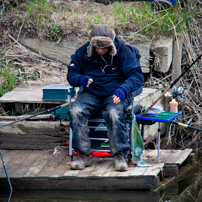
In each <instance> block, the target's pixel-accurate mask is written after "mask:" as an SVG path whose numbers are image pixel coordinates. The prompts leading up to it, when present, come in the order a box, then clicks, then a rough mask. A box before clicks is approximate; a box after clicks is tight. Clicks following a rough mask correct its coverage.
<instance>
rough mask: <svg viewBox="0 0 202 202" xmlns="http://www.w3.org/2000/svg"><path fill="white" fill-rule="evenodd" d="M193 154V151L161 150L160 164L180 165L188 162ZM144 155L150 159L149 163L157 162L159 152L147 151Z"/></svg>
mask: <svg viewBox="0 0 202 202" xmlns="http://www.w3.org/2000/svg"><path fill="white" fill-rule="evenodd" d="M191 152H192V149H185V150H160V162H163V163H166V164H177V165H180V164H182V163H183V162H184V161H185V160H186V158H187V157H188V156H189V154H190V153H191ZM144 155H145V156H146V157H147V158H149V162H152V161H153V162H156V161H157V150H145V151H144Z"/></svg>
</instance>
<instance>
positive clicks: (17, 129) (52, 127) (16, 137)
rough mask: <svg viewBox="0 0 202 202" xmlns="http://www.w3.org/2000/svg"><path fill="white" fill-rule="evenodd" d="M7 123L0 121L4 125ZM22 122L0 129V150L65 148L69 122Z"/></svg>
mask: <svg viewBox="0 0 202 202" xmlns="http://www.w3.org/2000/svg"><path fill="white" fill-rule="evenodd" d="M7 123H8V122H3V121H1V122H0V124H1V125H4V124H7ZM62 123H63V124H64V125H63V126H60V122H59V121H56V122H50V121H23V122H18V123H15V124H13V125H9V126H6V127H3V128H1V129H0V134H1V135H0V142H1V148H2V149H53V148H54V147H56V146H60V147H66V145H67V144H66V143H67V141H68V135H69V127H68V125H69V122H66V121H63V122H62Z"/></svg>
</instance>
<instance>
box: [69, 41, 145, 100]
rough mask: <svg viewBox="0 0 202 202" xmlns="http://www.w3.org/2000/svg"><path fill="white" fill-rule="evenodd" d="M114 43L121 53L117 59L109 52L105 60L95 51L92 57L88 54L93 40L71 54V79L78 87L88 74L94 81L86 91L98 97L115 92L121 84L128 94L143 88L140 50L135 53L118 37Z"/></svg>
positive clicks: (72, 84) (118, 53)
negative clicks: (81, 77) (88, 48)
mask: <svg viewBox="0 0 202 202" xmlns="http://www.w3.org/2000/svg"><path fill="white" fill-rule="evenodd" d="M114 43H115V46H116V49H117V54H116V55H115V56H114V57H113V60H112V56H110V55H109V54H108V53H107V54H105V55H104V56H103V58H104V60H105V61H104V60H103V59H102V58H101V56H100V55H98V54H97V53H96V52H95V51H94V53H93V56H92V57H88V56H87V47H88V45H89V42H87V43H86V44H84V45H83V46H81V47H80V48H79V49H77V50H76V52H75V54H73V55H72V56H71V62H70V64H69V65H68V74H67V80H68V82H69V84H70V85H71V86H74V87H78V86H79V84H78V82H77V80H78V78H79V76H81V75H88V76H90V77H91V78H92V79H93V83H91V84H90V86H89V87H84V90H85V91H89V92H91V93H93V94H94V95H95V96H98V97H107V96H110V95H113V92H114V90H116V89H117V88H119V87H121V88H123V89H124V90H125V92H126V94H127V95H129V94H131V93H132V92H133V91H136V90H137V89H139V88H140V87H141V86H142V84H143V82H144V76H143V73H142V70H141V66H140V62H139V58H140V55H139V53H138V51H136V52H134V50H133V49H132V48H131V47H129V46H127V45H125V44H124V43H123V42H122V41H121V40H119V39H118V38H117V37H116V38H115V42H114ZM106 62H107V64H106ZM111 62H112V64H111ZM73 64H74V65H73ZM106 65H107V66H106ZM105 66H106V67H105ZM104 67H105V69H104V73H103V68H104Z"/></svg>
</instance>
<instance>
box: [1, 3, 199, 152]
mask: <svg viewBox="0 0 202 202" xmlns="http://www.w3.org/2000/svg"><path fill="white" fill-rule="evenodd" d="M105 3H106V1H105ZM201 16H202V4H201V1H198V0H178V1H177V4H176V5H175V6H173V7H172V8H171V7H165V6H164V7H163V6H161V5H151V3H150V2H125V1H124V2H108V4H107V5H104V4H102V3H99V4H98V3H96V2H94V1H81V2H79V1H64V2H63V1H48V0H28V1H27V0H18V1H14V0H13V1H10V0H4V1H1V2H0V27H1V30H0V50H1V51H0V57H1V59H0V66H1V70H2V71H1V72H0V82H1V91H0V93H1V94H0V96H2V95H3V94H4V93H5V92H7V91H10V90H11V89H12V88H13V87H14V86H16V85H17V86H18V85H19V84H21V83H22V82H24V81H26V80H35V81H36V80H37V79H40V77H41V74H42V72H40V71H39V69H37V68H34V69H33V66H32V65H31V64H37V65H38V64H39V63H40V62H44V63H46V62H47V60H45V59H44V58H43V57H42V56H41V57H40V55H38V56H37V55H36V54H33V53H31V52H24V53H23V52H20V53H19V51H18V50H19V47H20V44H19V42H18V40H19V38H20V37H37V38H38V39H39V40H44V39H46V40H50V41H55V42H56V43H57V44H59V43H60V42H61V41H62V40H63V39H64V38H66V39H69V40H70V41H74V40H79V41H80V42H86V41H87V35H88V30H89V29H91V28H92V26H93V25H94V24H98V23H101V24H102V23H105V24H108V25H110V26H111V27H112V29H114V30H115V32H116V34H117V35H118V37H120V38H121V39H122V40H123V41H124V42H126V43H133V44H136V43H143V42H147V43H151V42H152V41H155V40H157V39H161V38H165V37H173V38H175V39H176V40H178V34H180V35H181V37H182V41H183V48H182V66H181V68H182V72H183V71H184V70H185V69H186V67H187V66H188V65H189V64H191V63H192V61H193V60H194V59H196V58H197V56H198V55H200V54H201V52H202V45H201V44H202V18H201ZM14 49H15V51H13V50H14ZM11 50H12V51H11ZM47 64H48V65H49V66H50V65H51V64H50V63H49V62H47ZM201 64H202V62H201V60H199V61H198V62H197V63H196V64H195V65H194V66H193V67H192V68H191V69H190V71H188V72H187V73H186V74H185V75H184V76H183V78H182V79H181V80H180V85H181V86H183V87H185V88H187V89H186V91H185V94H184V96H185V97H184V98H179V99H178V102H179V106H180V107H179V110H180V111H182V116H180V117H179V119H178V121H179V122H183V123H186V124H190V125H192V126H194V127H197V128H201V125H202V118H201V116H202V115H201V114H202V104H201V100H202V92H201V89H202V79H201V73H202V72H201V67H202V65H201ZM58 66H61V65H60V64H57V65H56V66H53V67H52V68H53V69H54V68H55V69H58ZM60 68H62V67H60ZM151 69H152V64H151ZM45 74H48V72H46V73H45ZM169 74H170V71H169V72H167V73H165V74H163V73H158V72H154V71H151V73H150V74H149V75H147V76H146V81H145V84H144V86H145V87H151V88H160V89H161V90H165V89H166V88H167V87H168V86H169V85H170V84H171V82H172V81H171V77H167V75H169ZM164 78H167V79H164ZM25 83H26V82H25ZM159 84H161V85H159ZM162 145H163V147H164V148H168V147H172V146H173V145H177V146H178V147H179V148H190V147H192V148H196V149H201V148H202V139H201V132H199V131H196V130H194V131H193V130H190V129H187V128H182V127H179V126H175V125H172V124H169V126H168V129H167V133H166V136H165V138H164V139H163V141H162Z"/></svg>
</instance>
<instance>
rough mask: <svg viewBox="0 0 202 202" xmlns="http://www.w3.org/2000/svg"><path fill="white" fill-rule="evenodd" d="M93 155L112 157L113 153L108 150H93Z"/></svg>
mask: <svg viewBox="0 0 202 202" xmlns="http://www.w3.org/2000/svg"><path fill="white" fill-rule="evenodd" d="M92 156H94V157H111V156H112V155H111V154H110V153H108V152H102V151H97V152H92Z"/></svg>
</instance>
